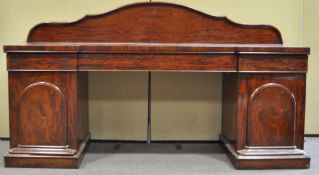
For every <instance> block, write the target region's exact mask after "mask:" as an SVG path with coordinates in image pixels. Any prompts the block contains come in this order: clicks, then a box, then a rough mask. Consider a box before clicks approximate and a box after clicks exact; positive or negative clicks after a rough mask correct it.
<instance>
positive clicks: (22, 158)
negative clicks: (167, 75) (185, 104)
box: [4, 2, 310, 169]
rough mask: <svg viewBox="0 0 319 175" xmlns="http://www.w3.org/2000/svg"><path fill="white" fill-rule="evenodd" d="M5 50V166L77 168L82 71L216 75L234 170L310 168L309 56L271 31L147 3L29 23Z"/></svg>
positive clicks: (84, 93)
mask: <svg viewBox="0 0 319 175" xmlns="http://www.w3.org/2000/svg"><path fill="white" fill-rule="evenodd" d="M4 51H5V52H6V53H7V69H8V72H9V108H10V113H9V114H10V150H9V152H8V153H7V154H6V155H5V156H4V159H5V166H7V167H50V168H78V167H79V165H80V162H81V160H82V159H83V156H84V152H85V149H86V147H87V146H86V143H87V141H88V139H89V129H88V85H87V83H88V82H87V81H88V76H87V75H88V72H90V71H145V72H153V71H170V72H222V73H223V81H222V86H223V87H222V91H223V92H222V96H223V97H222V132H221V134H220V139H221V141H222V142H223V143H224V145H225V148H226V149H225V150H226V151H227V155H228V156H229V158H230V160H231V161H232V162H233V164H234V166H235V167H236V168H238V169H268V168H308V167H309V165H310V157H309V156H308V155H306V153H305V152H304V150H303V147H304V118H305V81H306V72H307V58H308V54H309V52H310V49H309V48H297V47H284V46H283V41H282V37H281V34H280V32H279V30H277V29H276V28H275V27H272V26H268V25H243V24H238V23H235V22H233V21H231V20H229V19H227V18H226V17H215V16H210V15H207V14H204V13H202V12H199V11H196V10H194V9H191V8H188V7H184V6H181V5H177V4H169V3H158V2H147V3H136V4H130V5H127V6H124V7H121V8H118V9H116V10H113V11H111V12H107V13H104V14H100V15H94V16H85V17H84V18H82V19H80V20H78V21H75V22H70V23H42V24H39V25H36V26H35V27H33V28H32V29H31V31H30V32H29V35H28V38H27V44H25V45H6V46H4ZM198 117H200V116H198Z"/></svg>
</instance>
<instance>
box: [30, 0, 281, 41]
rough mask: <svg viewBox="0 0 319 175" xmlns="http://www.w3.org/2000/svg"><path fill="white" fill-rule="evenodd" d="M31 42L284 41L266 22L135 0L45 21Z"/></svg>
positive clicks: (35, 30) (36, 29)
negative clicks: (94, 12)
mask: <svg viewBox="0 0 319 175" xmlns="http://www.w3.org/2000/svg"><path fill="white" fill-rule="evenodd" d="M28 42H148V43H154V42H171V43H245V44H274V43H276V44H281V43H282V38H281V34H280V32H279V31H278V30H277V29H276V28H274V27H271V26H266V25H242V24H238V23H235V22H233V21H231V20H229V19H227V18H226V17H214V16H210V15H207V14H204V13H202V12H199V11H196V10H193V9H191V8H188V7H184V6H181V5H176V4H168V3H159V2H149V3H136V4H132V5H128V6H124V7H122V8H119V9H116V10H113V11H111V12H108V13H105V14H101V15H96V16H85V17H84V18H82V19H81V20H79V21H75V22H72V23H44V24H39V25H37V26H35V27H34V28H33V29H32V30H31V31H30V33H29V36H28Z"/></svg>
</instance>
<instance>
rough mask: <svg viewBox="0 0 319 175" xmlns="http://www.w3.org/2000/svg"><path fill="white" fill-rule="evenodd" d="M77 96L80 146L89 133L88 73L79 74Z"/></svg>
mask: <svg viewBox="0 0 319 175" xmlns="http://www.w3.org/2000/svg"><path fill="white" fill-rule="evenodd" d="M77 76H78V84H77V87H78V89H77V96H78V100H77V101H78V105H77V106H78V108H77V109H78V123H79V129H78V140H79V144H81V142H82V141H83V140H84V139H85V138H86V136H87V135H88V133H89V104H88V73H87V72H79V73H78V75H77Z"/></svg>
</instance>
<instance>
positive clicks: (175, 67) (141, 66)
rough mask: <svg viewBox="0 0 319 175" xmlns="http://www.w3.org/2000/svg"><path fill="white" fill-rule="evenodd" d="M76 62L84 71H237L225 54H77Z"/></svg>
mask: <svg viewBox="0 0 319 175" xmlns="http://www.w3.org/2000/svg"><path fill="white" fill-rule="evenodd" d="M78 64H79V70H85V71H89V70H111V71H127V70H134V71H196V72H214V71H216V72H221V71H224V72H234V71H237V59H236V58H235V56H234V55H227V54H214V55H210V54H200V55H199V54H80V55H79V60H78Z"/></svg>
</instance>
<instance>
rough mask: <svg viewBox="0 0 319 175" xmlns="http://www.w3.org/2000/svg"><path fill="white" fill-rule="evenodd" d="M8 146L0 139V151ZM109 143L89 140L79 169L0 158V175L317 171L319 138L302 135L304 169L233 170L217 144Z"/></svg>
mask: <svg viewBox="0 0 319 175" xmlns="http://www.w3.org/2000/svg"><path fill="white" fill-rule="evenodd" d="M8 148H9V142H8V141H0V155H4V154H5V153H6V151H7V150H8ZM113 148H114V144H111V143H92V144H91V145H90V147H89V150H88V152H87V154H86V155H85V158H84V160H83V162H82V164H81V168H80V169H41V168H37V169H34V168H5V167H4V162H3V158H1V159H0V175H14V174H17V175H84V174H86V175H95V174H105V175H107V174H112V175H113V174H115V175H122V174H125V175H126V174H138V175H143V174H145V175H153V174H154V175H159V174H165V175H170V174H174V175H179V174H187V175H188V174H196V175H197V174H234V175H253V174H262V175H263V174H269V175H275V174H282V175H300V174H304V175H319V138H306V139H305V151H306V152H307V153H308V154H309V155H310V156H311V158H312V159H311V167H310V169H305V170H236V169H234V167H233V166H232V164H231V163H230V161H229V160H228V158H227V157H226V155H225V153H224V151H223V149H222V148H221V147H220V146H219V145H218V144H182V149H181V150H178V149H176V147H175V144H127V143H126V144H122V145H121V146H120V148H119V149H118V150H115V149H113Z"/></svg>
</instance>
